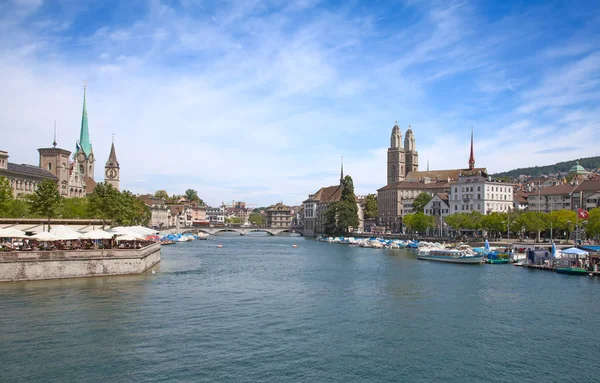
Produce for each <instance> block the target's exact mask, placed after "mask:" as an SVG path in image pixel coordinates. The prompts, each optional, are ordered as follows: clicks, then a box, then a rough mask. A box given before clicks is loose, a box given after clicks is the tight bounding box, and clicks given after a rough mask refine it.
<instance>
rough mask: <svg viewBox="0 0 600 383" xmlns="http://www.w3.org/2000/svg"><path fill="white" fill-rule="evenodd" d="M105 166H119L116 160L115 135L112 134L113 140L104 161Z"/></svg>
mask: <svg viewBox="0 0 600 383" xmlns="http://www.w3.org/2000/svg"><path fill="white" fill-rule="evenodd" d="M106 167H107V168H119V161H117V153H116V152H115V136H114V134H113V142H112V144H111V145H110V154H109V155H108V160H107V161H106Z"/></svg>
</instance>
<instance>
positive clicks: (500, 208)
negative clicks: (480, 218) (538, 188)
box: [449, 170, 514, 214]
mask: <svg viewBox="0 0 600 383" xmlns="http://www.w3.org/2000/svg"><path fill="white" fill-rule="evenodd" d="M449 202H450V203H449V204H450V213H451V214H454V213H470V212H473V211H477V212H479V213H481V214H489V213H492V212H502V213H506V212H508V211H511V210H512V209H513V206H514V185H513V184H511V183H507V182H502V181H498V180H494V179H492V178H491V177H490V176H488V175H487V174H486V173H484V172H483V171H477V170H474V171H465V172H463V173H462V174H461V176H460V177H459V180H458V182H456V183H455V184H453V185H452V188H451V192H450V201H449Z"/></svg>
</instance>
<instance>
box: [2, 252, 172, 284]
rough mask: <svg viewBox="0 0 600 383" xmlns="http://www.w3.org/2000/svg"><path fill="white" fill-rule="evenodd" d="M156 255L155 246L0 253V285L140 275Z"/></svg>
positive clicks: (155, 262)
mask: <svg viewBox="0 0 600 383" xmlns="http://www.w3.org/2000/svg"><path fill="white" fill-rule="evenodd" d="M160 255H161V245H160V244H158V243H153V244H150V245H148V246H146V247H142V248H140V249H118V248H115V249H95V250H51V251H7V252H0V282H15V281H30V280H40V279H60V278H79V277H97V276H109V275H130V274H142V273H144V272H145V271H146V270H148V269H149V268H151V267H152V266H154V265H156V264H157V263H158V262H160Z"/></svg>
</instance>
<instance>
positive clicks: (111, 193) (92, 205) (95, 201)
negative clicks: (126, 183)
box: [0, 177, 151, 225]
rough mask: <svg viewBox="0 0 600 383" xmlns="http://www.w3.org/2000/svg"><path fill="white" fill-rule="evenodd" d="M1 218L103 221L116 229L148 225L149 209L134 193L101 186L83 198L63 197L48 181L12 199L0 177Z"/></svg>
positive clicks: (3, 178)
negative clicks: (110, 223) (27, 193)
mask: <svg viewBox="0 0 600 383" xmlns="http://www.w3.org/2000/svg"><path fill="white" fill-rule="evenodd" d="M0 217H3V218H47V219H50V218H74V219H102V220H103V221H105V222H108V221H110V222H112V224H113V225H147V224H148V222H149V221H150V218H151V212H150V209H149V208H148V207H147V206H146V204H144V202H142V201H141V200H139V199H137V198H136V197H135V196H134V195H133V194H132V193H131V192H129V191H122V192H120V191H119V190H117V189H115V188H114V187H113V186H112V185H110V184H106V183H99V184H98V185H96V188H95V189H94V191H93V193H92V194H90V195H88V196H86V197H83V198H64V197H61V195H60V193H59V191H58V186H57V184H56V182H53V181H50V180H47V181H43V182H42V183H40V185H39V186H38V188H37V190H36V191H35V192H34V193H32V194H29V195H26V196H23V197H20V198H13V195H12V189H11V187H10V182H9V181H8V179H7V178H6V177H0Z"/></svg>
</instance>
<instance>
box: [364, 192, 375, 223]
mask: <svg viewBox="0 0 600 383" xmlns="http://www.w3.org/2000/svg"><path fill="white" fill-rule="evenodd" d="M364 203H365V218H377V215H378V213H377V197H375V194H367V196H366V197H365V201H364Z"/></svg>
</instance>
